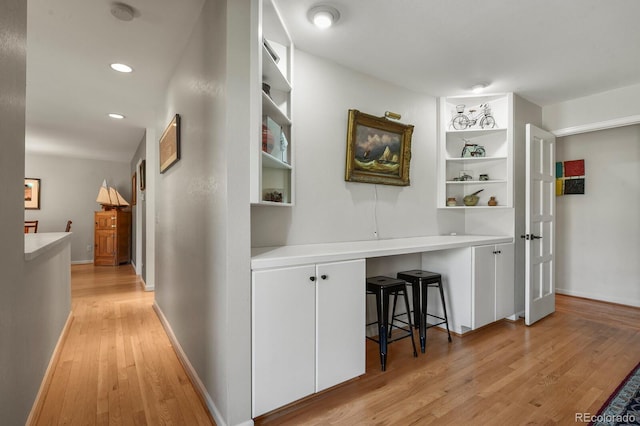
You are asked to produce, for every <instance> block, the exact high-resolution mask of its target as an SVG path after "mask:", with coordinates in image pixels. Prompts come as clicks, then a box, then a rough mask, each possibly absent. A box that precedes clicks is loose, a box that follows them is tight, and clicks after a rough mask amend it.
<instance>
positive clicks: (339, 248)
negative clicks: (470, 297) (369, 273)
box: [251, 235, 513, 270]
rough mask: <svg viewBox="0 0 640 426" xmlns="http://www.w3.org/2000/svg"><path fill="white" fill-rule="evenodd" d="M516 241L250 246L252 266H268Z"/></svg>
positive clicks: (432, 239) (453, 238) (448, 238)
mask: <svg viewBox="0 0 640 426" xmlns="http://www.w3.org/2000/svg"><path fill="white" fill-rule="evenodd" d="M510 242H513V238H512V237H509V236H490V235H434V236H429V237H413V238H394V239H389V240H369V241H349V242H342V243H323V244H304V245H291V246H278V247H254V248H252V249H251V269H254V270H256V269H268V268H279V267H286V266H297V265H306V264H310V263H318V262H338V261H343V260H352V259H366V258H369V257H381V256H394V255H399V254H409V253H421V252H427V251H435V250H447V249H453V248H461V247H471V246H481V245H487V244H500V243H510Z"/></svg>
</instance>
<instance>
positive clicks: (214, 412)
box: [153, 301, 253, 426]
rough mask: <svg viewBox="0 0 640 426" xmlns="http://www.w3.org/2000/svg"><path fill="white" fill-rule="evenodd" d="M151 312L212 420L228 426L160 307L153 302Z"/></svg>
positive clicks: (250, 424) (244, 425) (246, 425)
mask: <svg viewBox="0 0 640 426" xmlns="http://www.w3.org/2000/svg"><path fill="white" fill-rule="evenodd" d="M153 310H154V311H156V314H157V315H158V318H159V319H160V323H162V326H163V327H164V330H165V331H166V333H167V336H169V340H171V344H172V345H173V348H174V350H175V351H176V355H177V356H178V359H179V360H180V362H181V363H182V366H183V367H184V369H185V371H186V372H187V375H188V376H189V378H190V379H191V383H193V386H194V387H195V389H196V392H198V393H199V394H200V396H201V397H202V399H204V401H205V402H206V404H207V409H208V410H209V412H210V413H211V416H213V420H215V422H216V424H217V425H218V426H228V425H227V423H226V422H225V421H224V419H223V417H222V414H221V413H220V410H218V408H217V407H216V405H215V404H214V403H213V400H212V399H211V396H210V395H209V392H207V389H206V388H205V386H204V384H203V383H202V380H200V377H199V376H198V373H196V370H195V369H194V368H193V366H192V365H191V362H189V358H187V354H185V353H184V350H182V346H180V342H179V341H178V339H177V338H176V335H175V334H174V333H173V330H172V329H171V325H170V324H169V321H167V318H166V317H165V316H164V313H163V312H162V309H160V307H159V306H158V305H157V304H156V302H155V301H154V302H153ZM238 426H253V420H251V419H250V420H247V421H246V422H242V423H240V424H239V425H238Z"/></svg>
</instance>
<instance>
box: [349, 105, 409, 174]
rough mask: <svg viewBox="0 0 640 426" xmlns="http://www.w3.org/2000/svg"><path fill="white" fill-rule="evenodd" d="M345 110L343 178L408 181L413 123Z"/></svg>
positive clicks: (389, 114) (390, 114)
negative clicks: (345, 143)
mask: <svg viewBox="0 0 640 426" xmlns="http://www.w3.org/2000/svg"><path fill="white" fill-rule="evenodd" d="M387 117H391V118H396V117H397V118H400V116H399V115H398V114H394V113H387V114H385V116H384V117H375V116H373V115H369V114H364V113H362V112H360V111H358V110H355V109H350V110H349V126H348V130H347V164H346V172H345V178H344V179H345V180H346V181H347V182H363V183H380V184H384V185H397V186H408V185H409V162H410V161H411V136H412V134H413V126H412V125H408V124H402V123H399V122H397V121H392V120H389V119H388V118H387Z"/></svg>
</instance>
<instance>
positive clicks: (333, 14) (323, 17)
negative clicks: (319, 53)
mask: <svg viewBox="0 0 640 426" xmlns="http://www.w3.org/2000/svg"><path fill="white" fill-rule="evenodd" d="M308 17H309V20H310V21H311V22H313V24H314V25H315V26H316V27H318V28H320V29H322V30H324V29H326V28H329V27H330V26H332V25H333V24H335V23H336V22H338V20H339V19H340V12H338V9H336V8H335V7H332V6H327V5H317V6H314V7H312V8H311V9H309V13H308Z"/></svg>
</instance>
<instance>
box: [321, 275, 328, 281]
mask: <svg viewBox="0 0 640 426" xmlns="http://www.w3.org/2000/svg"><path fill="white" fill-rule="evenodd" d="M320 278H322V279H323V280H326V279H327V278H329V276H328V275H320Z"/></svg>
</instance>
